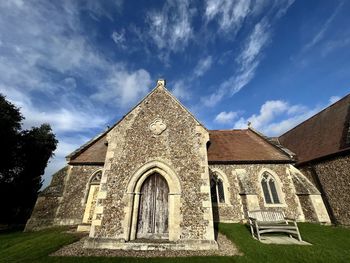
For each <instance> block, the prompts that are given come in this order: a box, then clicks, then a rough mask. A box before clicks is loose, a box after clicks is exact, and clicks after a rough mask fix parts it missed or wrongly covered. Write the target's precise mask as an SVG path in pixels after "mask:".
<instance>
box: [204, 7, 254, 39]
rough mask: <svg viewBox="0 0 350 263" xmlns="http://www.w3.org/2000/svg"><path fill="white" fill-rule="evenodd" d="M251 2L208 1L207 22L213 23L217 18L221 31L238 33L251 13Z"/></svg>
mask: <svg viewBox="0 0 350 263" xmlns="http://www.w3.org/2000/svg"><path fill="white" fill-rule="evenodd" d="M250 2H251V1H250V0H238V1H231V0H222V1H218V0H207V1H206V3H205V5H206V6H205V17H206V20H207V21H211V20H213V19H215V18H216V19H217V22H218V24H219V28H220V29H221V30H223V31H229V30H230V31H235V32H237V31H238V30H239V29H240V28H241V26H242V24H243V22H244V19H245V18H246V17H247V16H248V14H249V13H250V9H249V6H250Z"/></svg>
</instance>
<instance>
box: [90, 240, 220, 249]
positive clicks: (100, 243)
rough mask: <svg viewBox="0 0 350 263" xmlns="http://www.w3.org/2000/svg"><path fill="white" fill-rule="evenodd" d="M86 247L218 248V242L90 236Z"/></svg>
mask: <svg viewBox="0 0 350 263" xmlns="http://www.w3.org/2000/svg"><path fill="white" fill-rule="evenodd" d="M145 241H146V240H145ZM84 248H91V249H121V250H158V251H164V250H217V249H218V244H217V242H216V241H214V240H182V241H179V242H169V241H165V242H162V243H160V242H159V243H158V242H153V241H152V242H139V241H137V242H121V241H119V240H116V239H112V238H110V239H108V238H98V239H97V238H96V239H94V238H88V239H87V240H85V242H84Z"/></svg>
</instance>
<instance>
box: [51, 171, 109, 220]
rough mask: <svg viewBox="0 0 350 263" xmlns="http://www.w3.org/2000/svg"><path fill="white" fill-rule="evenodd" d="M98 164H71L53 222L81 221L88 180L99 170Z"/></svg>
mask: <svg viewBox="0 0 350 263" xmlns="http://www.w3.org/2000/svg"><path fill="white" fill-rule="evenodd" d="M102 168H103V166H99V165H71V166H70V167H69V171H68V173H67V176H66V177H65V180H64V190H63V195H62V198H61V202H60V205H59V207H58V209H57V213H56V217H55V224H57V225H78V224H80V223H82V220H83V216H84V210H85V206H86V203H85V202H86V198H87V194H88V189H89V180H90V178H91V176H92V175H93V174H95V173H96V172H97V171H99V170H101V169H102Z"/></svg>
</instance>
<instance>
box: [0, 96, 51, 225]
mask: <svg viewBox="0 0 350 263" xmlns="http://www.w3.org/2000/svg"><path fill="white" fill-rule="evenodd" d="M22 120H23V116H22V115H21V113H20V110H19V109H18V108H17V107H16V106H14V105H13V104H12V103H10V102H9V101H7V100H6V98H5V97H4V96H3V95H1V94H0V127H1V129H0V141H1V148H0V149H1V152H0V200H1V201H0V203H1V204H2V208H1V210H2V211H1V213H0V223H2V224H24V223H25V222H26V220H27V219H28V218H29V216H30V213H31V211H32V209H33V206H34V204H35V201H36V199H37V196H38V192H39V190H40V188H41V186H42V175H43V174H44V170H45V168H46V166H47V163H48V160H49V159H50V157H52V156H53V152H54V151H55V149H56V146H57V140H56V138H55V135H54V134H53V132H52V130H51V127H50V125H49V124H42V125H41V126H40V127H33V128H31V129H30V130H22V129H21V127H22V125H21V122H22Z"/></svg>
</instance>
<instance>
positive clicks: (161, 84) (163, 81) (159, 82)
mask: <svg viewBox="0 0 350 263" xmlns="http://www.w3.org/2000/svg"><path fill="white" fill-rule="evenodd" d="M159 86H161V87H163V88H164V87H165V79H158V80H157V87H159Z"/></svg>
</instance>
